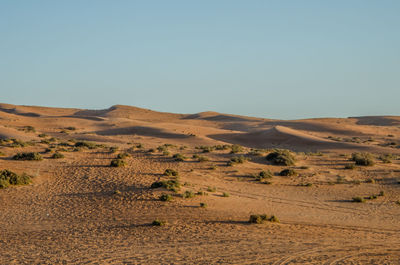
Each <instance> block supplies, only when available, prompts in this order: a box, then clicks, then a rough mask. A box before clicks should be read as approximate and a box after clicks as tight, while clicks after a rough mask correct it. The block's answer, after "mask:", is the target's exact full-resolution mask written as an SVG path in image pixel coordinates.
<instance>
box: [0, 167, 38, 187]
mask: <svg viewBox="0 0 400 265" xmlns="http://www.w3.org/2000/svg"><path fill="white" fill-rule="evenodd" d="M29 183H31V177H30V176H28V175H26V174H22V175H18V174H16V173H14V172H12V171H10V170H7V169H4V170H1V171H0V188H1V189H3V188H7V187H8V186H10V185H27V184H29Z"/></svg>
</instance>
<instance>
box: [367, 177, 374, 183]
mask: <svg viewBox="0 0 400 265" xmlns="http://www.w3.org/2000/svg"><path fill="white" fill-rule="evenodd" d="M365 183H372V184H373V183H375V180H374V179H371V178H369V179H367V180H366V181H365Z"/></svg>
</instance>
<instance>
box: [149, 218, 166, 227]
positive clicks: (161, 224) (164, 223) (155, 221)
mask: <svg viewBox="0 0 400 265" xmlns="http://www.w3.org/2000/svg"><path fill="white" fill-rule="evenodd" d="M151 224H152V225H154V226H164V225H166V224H167V222H166V221H162V220H159V219H156V220H154V221H153V222H152V223H151Z"/></svg>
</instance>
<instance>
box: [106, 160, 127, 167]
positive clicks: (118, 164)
mask: <svg viewBox="0 0 400 265" xmlns="http://www.w3.org/2000/svg"><path fill="white" fill-rule="evenodd" d="M124 166H126V162H125V160H122V159H113V160H111V163H110V167H124Z"/></svg>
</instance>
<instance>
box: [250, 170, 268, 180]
mask: <svg viewBox="0 0 400 265" xmlns="http://www.w3.org/2000/svg"><path fill="white" fill-rule="evenodd" d="M254 178H255V180H256V181H262V180H264V179H269V178H272V173H271V171H269V170H268V171H260V173H258V174H257V175H255V176H254Z"/></svg>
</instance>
